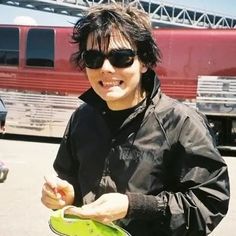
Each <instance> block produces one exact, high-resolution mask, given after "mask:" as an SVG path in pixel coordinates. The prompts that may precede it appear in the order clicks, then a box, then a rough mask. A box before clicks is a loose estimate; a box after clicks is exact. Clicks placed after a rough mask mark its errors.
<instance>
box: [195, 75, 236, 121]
mask: <svg viewBox="0 0 236 236" xmlns="http://www.w3.org/2000/svg"><path fill="white" fill-rule="evenodd" d="M196 101H197V107H198V109H199V110H200V111H203V112H204V113H205V114H207V115H219V116H221V115H224V116H236V77H218V76H200V77H199V78H198V87H197V100H196Z"/></svg>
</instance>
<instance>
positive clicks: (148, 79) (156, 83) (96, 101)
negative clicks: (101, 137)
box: [79, 69, 160, 110]
mask: <svg viewBox="0 0 236 236" xmlns="http://www.w3.org/2000/svg"><path fill="white" fill-rule="evenodd" d="M142 83H143V86H144V88H145V90H146V91H147V92H148V94H149V96H148V98H147V104H150V103H152V102H153V103H155V101H154V100H156V99H159V96H156V94H158V92H159V90H160V80H159V79H158V78H157V76H156V74H155V72H154V71H153V70H151V69H148V71H147V72H146V73H144V74H143V75H142ZM79 99H81V100H82V101H84V102H85V103H87V104H89V105H90V106H92V107H94V108H97V109H98V110H103V109H104V108H105V107H106V102H105V101H104V100H103V99H101V98H100V97H99V96H98V95H97V94H96V93H95V91H94V90H93V89H92V88H90V89H88V90H87V91H85V92H84V93H83V94H82V95H81V96H79Z"/></svg>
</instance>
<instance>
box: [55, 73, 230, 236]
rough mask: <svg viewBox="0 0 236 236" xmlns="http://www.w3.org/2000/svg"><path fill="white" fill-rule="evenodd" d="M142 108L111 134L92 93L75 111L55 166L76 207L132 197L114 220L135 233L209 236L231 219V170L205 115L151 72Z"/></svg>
mask: <svg viewBox="0 0 236 236" xmlns="http://www.w3.org/2000/svg"><path fill="white" fill-rule="evenodd" d="M145 83H146V85H145V86H147V90H149V92H150V96H149V97H148V99H147V101H146V103H145V104H143V105H142V106H140V107H138V108H137V109H136V110H135V112H134V113H133V114H131V115H130V116H129V117H127V119H126V120H125V122H124V123H123V125H122V126H121V127H120V130H119V132H118V133H117V134H116V135H115V136H112V135H111V133H110V131H109V129H108V127H107V125H106V122H105V120H104V118H103V116H104V114H105V110H104V107H105V104H104V102H103V101H102V100H101V99H100V98H99V97H98V96H97V95H96V94H95V93H94V91H93V90H91V89H90V90H89V91H87V92H86V93H85V94H83V95H82V96H81V97H80V98H81V99H82V100H83V101H84V103H83V104H82V105H81V106H80V107H79V108H78V109H77V110H76V111H75V112H74V113H73V114H72V116H71V119H70V121H69V124H68V126H67V129H66V131H65V134H64V137H63V140H62V143H61V146H60V148H59V151H58V155H57V157H56V160H55V162H54V168H55V170H56V172H57V173H58V175H59V176H60V177H61V178H63V179H66V180H68V181H69V182H70V183H71V184H73V186H74V188H75V191H76V199H75V203H74V204H75V205H81V204H85V203H89V202H91V201H93V200H94V199H96V198H98V197H99V196H100V195H101V194H103V193H106V192H112V191H118V192H120V193H125V194H127V195H128V197H129V200H130V206H129V212H128V215H127V217H126V218H125V219H122V220H120V221H118V222H117V223H118V224H119V225H121V226H122V227H124V228H125V229H127V230H128V231H129V232H130V233H131V235H133V236H167V235H172V236H185V235H189V236H201V235H208V234H209V233H210V232H212V230H213V229H214V228H215V227H216V225H217V224H218V223H219V222H220V221H221V220H222V218H223V217H224V216H225V215H226V213H227V210H228V204H229V195H230V194H229V179H228V171H227V166H226V164H225V162H224V160H223V159H222V157H221V156H220V154H219V152H218V150H217V148H216V146H215V143H214V140H213V138H212V136H211V132H210V130H209V128H208V124H207V122H206V120H205V118H204V117H203V116H202V115H201V114H199V113H198V112H196V111H195V110H193V109H192V108H189V107H187V106H186V105H184V104H182V103H180V102H178V101H176V100H174V99H171V98H169V97H167V96H166V95H164V94H163V93H161V91H160V88H159V80H158V79H157V78H156V77H155V75H153V72H150V74H149V75H148V79H147V80H146V81H145Z"/></svg>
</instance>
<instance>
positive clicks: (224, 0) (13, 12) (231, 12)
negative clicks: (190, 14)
mask: <svg viewBox="0 0 236 236" xmlns="http://www.w3.org/2000/svg"><path fill="white" fill-rule="evenodd" d="M157 2H159V3H160V2H163V3H170V4H173V5H175V4H176V5H182V6H186V7H191V8H197V9H199V10H203V11H204V10H206V11H208V10H209V11H211V12H216V13H220V14H223V15H227V16H235V18H236V1H235V0H159V1H158V0H157ZM76 19H77V18H75V17H70V16H66V15H59V14H51V13H47V12H40V11H33V10H28V9H22V8H18V7H12V6H5V5H1V4H0V24H14V23H15V22H16V21H17V22H20V23H21V22H24V21H27V22H30V23H31V24H36V25H53V26H54V25H61V26H68V25H72V24H73V23H74V22H75V21H76Z"/></svg>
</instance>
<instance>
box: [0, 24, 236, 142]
mask: <svg viewBox="0 0 236 236" xmlns="http://www.w3.org/2000/svg"><path fill="white" fill-rule="evenodd" d="M71 33H72V28H69V27H40V26H16V25H15V26H14V25H11V26H10V25H1V26H0V96H1V97H2V99H3V100H4V102H5V104H6V106H7V108H8V119H7V123H6V125H7V132H8V133H19V134H30V135H41V136H51V137H61V136H62V134H63V131H64V129H65V125H66V123H67V121H68V119H69V116H70V114H71V112H72V111H73V110H74V109H75V107H76V106H78V105H79V100H78V99H77V97H78V96H79V94H81V93H82V92H83V91H85V90H86V89H87V88H88V87H89V84H88V81H87V79H86V76H85V74H84V72H82V71H80V70H79V69H78V68H76V67H74V66H73V65H72V64H71V62H70V56H71V54H72V53H73V52H75V50H76V46H75V45H74V44H73V43H71ZM153 34H154V36H155V38H156V40H157V43H158V45H159V47H160V49H161V51H162V55H163V60H162V63H161V64H159V65H158V66H157V68H156V71H157V73H158V75H159V78H160V80H161V85H162V90H163V91H164V92H165V93H166V94H168V95H169V96H171V97H175V98H177V99H179V100H182V101H184V102H186V103H188V104H190V105H192V106H194V107H196V108H197V109H200V110H201V111H202V112H204V113H205V114H206V115H207V116H208V117H209V119H210V120H211V122H212V125H213V126H214V127H213V128H214V129H215V131H216V133H217V135H218V136H217V137H218V138H219V144H220V145H221V146H228V145H229V146H232V145H233V146H235V142H236V141H235V139H236V137H235V136H236V135H235V134H236V131H235V129H236V121H235V116H236V97H235V96H236V95H235V94H236V82H235V81H236V60H235V55H236V30H226V29H214V30H213V29H182V28H178V29H177V28H176V29H172V28H168V29H153ZM222 130H223V131H222ZM225 140H227V141H225Z"/></svg>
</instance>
